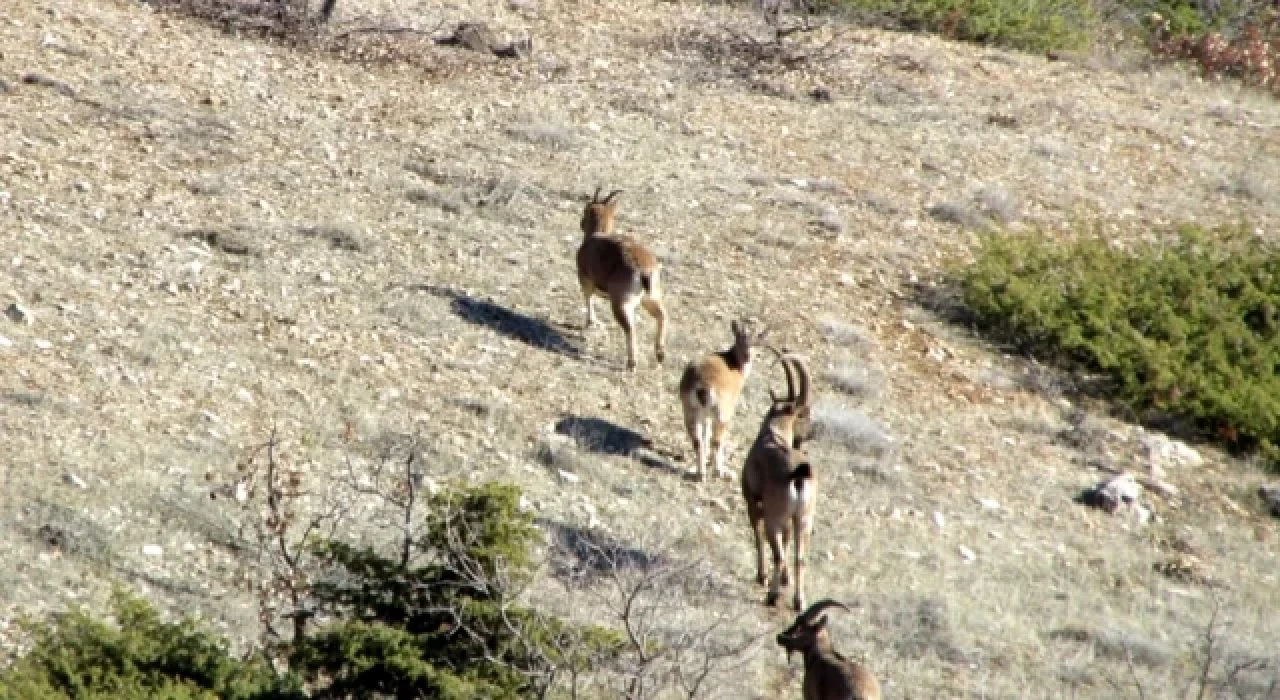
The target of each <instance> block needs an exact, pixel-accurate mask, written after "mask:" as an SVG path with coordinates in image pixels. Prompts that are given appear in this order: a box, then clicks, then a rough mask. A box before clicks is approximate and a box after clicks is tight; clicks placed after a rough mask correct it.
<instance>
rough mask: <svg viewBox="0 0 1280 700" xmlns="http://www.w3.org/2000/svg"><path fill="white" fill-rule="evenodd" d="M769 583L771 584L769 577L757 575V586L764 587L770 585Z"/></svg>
mask: <svg viewBox="0 0 1280 700" xmlns="http://www.w3.org/2000/svg"><path fill="white" fill-rule="evenodd" d="M768 582H769V577H768V576H765V575H764V574H759V575H757V576H756V584H757V585H760V586H763V585H765V584H766V583H768Z"/></svg>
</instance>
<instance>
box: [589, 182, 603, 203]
mask: <svg viewBox="0 0 1280 700" xmlns="http://www.w3.org/2000/svg"><path fill="white" fill-rule="evenodd" d="M600 190H601V187H600V185H596V193H595V194H593V195H591V203H592V204H599V203H600Z"/></svg>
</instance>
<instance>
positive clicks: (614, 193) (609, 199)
mask: <svg viewBox="0 0 1280 700" xmlns="http://www.w3.org/2000/svg"><path fill="white" fill-rule="evenodd" d="M620 194H622V190H614V191H612V192H610V193H609V196H608V197H605V198H604V203H605V204H609V203H611V202H613V198H614V197H617V196H618V195H620Z"/></svg>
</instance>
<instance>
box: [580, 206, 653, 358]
mask: <svg viewBox="0 0 1280 700" xmlns="http://www.w3.org/2000/svg"><path fill="white" fill-rule="evenodd" d="M621 192H622V190H614V191H612V192H610V193H609V195H608V196H606V197H604V198H603V199H601V198H600V188H599V187H597V188H596V191H595V194H594V195H592V197H591V201H590V202H588V203H587V206H586V209H585V210H583V212H582V221H581V222H580V224H579V225H580V227H581V228H582V244H581V245H579V246H578V255H577V262H578V283H579V284H580V285H581V287H582V296H583V297H584V300H585V301H586V305H587V322H586V326H587V327H588V328H590V327H591V326H593V325H595V322H596V313H595V307H594V306H593V305H592V302H593V300H594V299H595V297H596V296H604V297H608V298H609V303H610V305H611V306H612V308H613V317H614V318H615V319H617V321H618V325H620V326H622V331H623V333H625V334H626V340H627V370H629V371H634V370H635V368H636V339H635V319H636V308H637V307H640V306H643V307H644V310H645V311H646V312H648V314H649V315H650V316H652V317H653V318H654V320H656V321H657V323H658V333H657V338H656V339H655V341H654V355H655V356H656V357H657V359H658V363H659V364H661V363H662V361H663V359H665V355H666V352H665V350H664V348H665V346H666V338H667V311H666V307H665V306H664V305H663V303H662V282H661V273H662V264H661V263H659V262H658V258H657V257H656V256H655V255H654V254H653V252H652V251H651V250H649V249H648V248H647V247H645V246H644V245H643V244H642V243H640V242H639V241H637V240H635V239H634V238H631V237H629V236H623V235H619V234H615V233H614V232H613V227H614V220H615V218H616V217H617V213H618V202H617V200H616V198H617V196H618V195H619V194H620V193H621Z"/></svg>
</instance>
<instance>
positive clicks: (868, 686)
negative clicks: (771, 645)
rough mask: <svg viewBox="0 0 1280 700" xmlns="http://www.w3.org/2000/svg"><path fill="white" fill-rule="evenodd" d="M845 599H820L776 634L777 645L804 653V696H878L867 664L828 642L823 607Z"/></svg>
mask: <svg viewBox="0 0 1280 700" xmlns="http://www.w3.org/2000/svg"><path fill="white" fill-rule="evenodd" d="M830 608H839V609H841V610H844V611H846V612H847V611H848V610H849V608H848V606H846V605H845V604H844V603H841V602H839V601H836V600H831V599H830V598H828V599H825V600H820V601H818V602H816V603H814V604H813V605H811V606H810V607H809V609H808V610H805V611H804V612H802V613H800V614H799V615H797V616H796V619H795V622H792V623H791V626H790V627H788V628H787V629H786V630H785V631H783V632H782V633H780V634H779V635H778V638H777V642H778V645H779V646H781V647H782V648H783V649H786V650H787V660H788V661H790V660H791V653H792V652H795V651H798V652H800V653H801V654H803V655H804V686H803V688H804V691H803V692H804V700H880V682H879V681H877V680H876V677H875V675H874V674H873V673H871V671H870V670H869V669H867V667H865V666H863V665H862V664H859V663H857V662H854V661H852V660H850V659H847V658H845V657H844V656H843V655H841V654H840V652H838V651H836V650H835V646H834V645H833V644H832V643H831V631H830V630H829V629H827V616H826V614H825V613H826V611H827V610H828V609H830Z"/></svg>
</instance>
